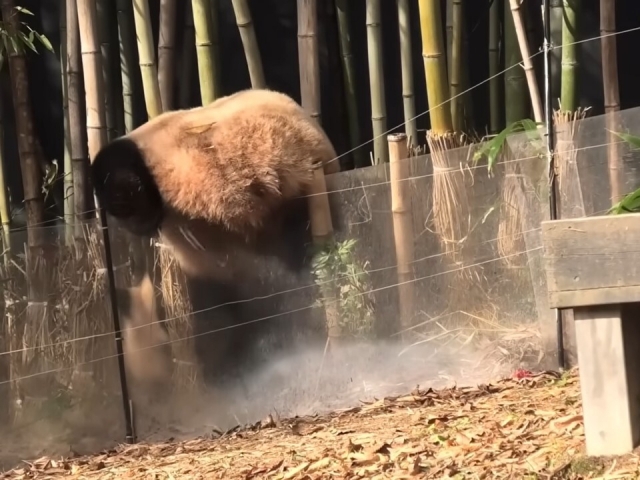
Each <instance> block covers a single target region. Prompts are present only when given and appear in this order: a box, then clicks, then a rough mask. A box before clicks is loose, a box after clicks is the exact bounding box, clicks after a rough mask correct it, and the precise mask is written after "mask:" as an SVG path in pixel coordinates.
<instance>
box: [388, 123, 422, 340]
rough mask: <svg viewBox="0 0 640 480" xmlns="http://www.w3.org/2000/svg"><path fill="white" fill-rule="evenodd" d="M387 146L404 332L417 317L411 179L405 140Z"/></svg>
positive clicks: (399, 136) (394, 138) (400, 136)
mask: <svg viewBox="0 0 640 480" xmlns="http://www.w3.org/2000/svg"><path fill="white" fill-rule="evenodd" d="M387 141H388V142H389V163H390V165H389V174H390V179H391V211H392V213H393V234H394V238H395V248H396V265H397V273H398V296H399V300H400V325H401V326H402V329H403V330H407V329H409V328H411V327H412V326H413V317H414V315H415V314H416V306H415V284H414V282H413V281H412V280H414V272H413V262H414V259H415V258H414V257H415V254H414V239H415V235H414V231H413V217H412V213H413V211H412V209H411V184H410V183H409V182H408V181H406V180H407V179H408V178H409V177H410V176H411V171H410V170H411V168H410V167H411V165H410V162H409V152H408V150H407V136H406V135H405V134H404V133H395V134H391V135H388V136H387Z"/></svg>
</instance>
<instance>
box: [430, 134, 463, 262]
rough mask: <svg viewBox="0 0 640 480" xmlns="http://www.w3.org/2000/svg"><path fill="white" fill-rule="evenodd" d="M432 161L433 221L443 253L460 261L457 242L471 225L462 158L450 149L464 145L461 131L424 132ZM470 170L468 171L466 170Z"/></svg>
mask: <svg viewBox="0 0 640 480" xmlns="http://www.w3.org/2000/svg"><path fill="white" fill-rule="evenodd" d="M427 143H428V144H429V149H430V150H431V161H432V162H433V174H434V176H433V224H434V229H435V232H436V233H437V234H438V236H439V239H440V242H441V244H442V246H443V248H444V250H445V253H446V254H447V255H448V256H450V258H452V259H453V261H454V262H460V261H461V260H462V257H461V255H460V253H461V251H460V248H459V246H460V244H461V243H462V242H464V240H465V239H466V238H467V235H468V234H469V231H470V227H471V215H470V208H469V199H468V196H467V189H466V185H465V173H466V172H465V171H464V165H463V162H462V161H461V160H460V159H459V155H457V152H451V151H450V150H453V149H456V148H460V147H463V146H465V145H467V143H468V139H467V136H466V135H465V134H459V133H446V134H444V135H442V134H434V133H433V132H432V131H431V130H430V131H428V132H427ZM469 174H470V173H469Z"/></svg>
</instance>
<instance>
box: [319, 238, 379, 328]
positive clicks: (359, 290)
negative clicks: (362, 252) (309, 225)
mask: <svg viewBox="0 0 640 480" xmlns="http://www.w3.org/2000/svg"><path fill="white" fill-rule="evenodd" d="M356 243H357V240H354V239H349V240H345V241H343V242H332V243H329V244H327V245H325V246H324V247H323V248H321V249H320V250H319V251H317V252H316V254H315V255H314V259H313V263H312V272H313V276H314V278H315V282H316V284H317V285H318V286H319V287H320V288H321V289H322V291H323V293H326V292H330V293H331V295H327V297H328V298H336V300H337V303H338V311H339V314H340V326H341V328H342V329H343V331H344V332H345V333H347V334H349V335H352V336H355V337H360V338H368V337H370V336H371V334H372V333H373V326H374V310H375V309H374V299H373V295H371V294H370V293H368V292H369V291H370V290H371V286H370V285H369V281H368V280H369V279H368V272H367V271H366V268H367V266H368V262H365V263H361V262H359V261H358V260H357V258H356V256H355V254H354V247H355V246H356ZM324 298H325V296H323V300H318V302H319V305H322V304H323V302H324V301H325V300H324Z"/></svg>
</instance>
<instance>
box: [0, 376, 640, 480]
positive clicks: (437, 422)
mask: <svg viewBox="0 0 640 480" xmlns="http://www.w3.org/2000/svg"><path fill="white" fill-rule="evenodd" d="M583 450H584V434H583V424H582V415H581V405H580V395H579V385H578V379H577V375H576V373H575V372H572V373H565V374H564V375H559V374H554V373H548V372H546V373H541V374H538V375H532V374H529V373H528V372H516V374H515V375H514V378H511V379H507V380H503V381H500V382H497V383H495V384H492V385H484V386H479V387H474V388H448V389H443V390H439V391H434V390H427V391H414V392H411V393H409V394H407V395H405V396H401V397H396V398H386V399H381V400H378V401H376V402H373V403H366V404H362V405H360V406H359V407H356V408H351V409H348V410H341V411H336V412H334V413H332V414H330V415H327V416H322V417H320V416H318V417H307V418H296V419H292V420H283V421H278V420H274V419H272V418H271V417H269V418H267V419H265V420H263V421H262V422H260V423H259V424H257V425H252V426H248V427H245V428H242V429H236V430H234V431H230V432H226V433H224V434H222V435H219V434H212V435H211V437H210V438H200V439H196V440H191V441H186V442H168V443H157V444H138V445H133V446H131V445H123V446H121V447H119V448H117V449H115V450H112V451H106V452H102V453H100V454H98V455H92V456H86V457H78V458H72V459H53V458H41V459H39V460H36V461H32V462H24V466H22V467H21V468H18V469H15V470H13V471H10V472H7V473H4V474H0V478H3V479H27V478H38V479H58V478H69V479H81V478H82V479H99V480H103V479H104V480H106V479H194V480H195V479H217V478H220V479H247V480H248V479H261V478H264V479H300V480H302V479H305V480H307V479H308V480H311V479H320V478H323V479H325V478H326V479H330V478H331V479H350V480H351V479H364V478H393V479H402V478H438V479H440V478H452V479H459V480H463V479H476V478H486V479H502V478H514V479H552V478H555V479H582V478H611V479H614V478H640V466H639V461H638V457H637V456H636V455H635V454H630V455H627V456H625V457H619V458H616V459H592V458H585V457H584V455H583Z"/></svg>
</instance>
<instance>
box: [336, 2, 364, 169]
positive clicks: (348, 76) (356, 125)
mask: <svg viewBox="0 0 640 480" xmlns="http://www.w3.org/2000/svg"><path fill="white" fill-rule="evenodd" d="M335 2H336V16H337V19H338V33H339V35H340V57H341V60H342V81H343V83H344V91H345V97H346V98H345V100H346V106H347V116H348V117H349V144H350V147H351V149H355V150H354V151H353V160H354V165H355V166H356V168H362V167H366V166H367V165H368V164H369V161H368V159H367V158H366V156H365V155H364V151H363V150H362V149H361V148H357V147H358V146H359V145H360V122H359V120H358V102H357V98H356V72H355V68H354V65H353V51H352V49H351V34H350V28H349V1H348V0H335Z"/></svg>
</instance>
